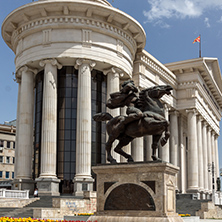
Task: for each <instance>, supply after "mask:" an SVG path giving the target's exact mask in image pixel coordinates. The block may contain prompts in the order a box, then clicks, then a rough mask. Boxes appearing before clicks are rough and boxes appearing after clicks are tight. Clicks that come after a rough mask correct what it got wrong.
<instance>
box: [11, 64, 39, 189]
mask: <svg viewBox="0 0 222 222" xmlns="http://www.w3.org/2000/svg"><path fill="white" fill-rule="evenodd" d="M18 72H19V75H20V77H21V87H20V88H19V95H18V96H19V97H18V102H19V104H18V108H17V112H18V113H17V115H18V119H19V125H18V126H17V127H18V133H17V143H18V144H17V146H16V160H15V161H16V168H15V171H16V178H15V180H14V187H17V188H19V189H22V190H25V189H29V190H30V193H31V192H33V190H34V181H33V180H32V151H33V116H34V75H35V74H36V73H37V70H33V69H30V68H29V67H28V66H23V67H21V68H20V69H19V71H18Z"/></svg>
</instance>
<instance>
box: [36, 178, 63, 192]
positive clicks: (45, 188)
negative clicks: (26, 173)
mask: <svg viewBox="0 0 222 222" xmlns="http://www.w3.org/2000/svg"><path fill="white" fill-rule="evenodd" d="M35 181H36V182H37V188H38V195H39V196H60V193H59V183H60V181H61V180H59V179H57V178H41V177H39V178H37V179H35Z"/></svg>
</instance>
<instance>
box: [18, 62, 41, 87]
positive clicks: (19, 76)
mask: <svg viewBox="0 0 222 222" xmlns="http://www.w3.org/2000/svg"><path fill="white" fill-rule="evenodd" d="M22 72H32V73H33V74H34V75H36V74H37V73H38V69H34V68H31V67H29V66H27V65H24V66H21V67H20V68H18V69H17V71H16V73H15V78H16V82H17V83H19V82H21V78H22Z"/></svg>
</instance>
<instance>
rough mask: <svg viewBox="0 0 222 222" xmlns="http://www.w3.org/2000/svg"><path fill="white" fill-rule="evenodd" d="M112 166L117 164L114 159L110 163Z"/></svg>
mask: <svg viewBox="0 0 222 222" xmlns="http://www.w3.org/2000/svg"><path fill="white" fill-rule="evenodd" d="M109 162H110V163H111V164H116V163H117V162H116V160H115V159H112V160H111V161H109Z"/></svg>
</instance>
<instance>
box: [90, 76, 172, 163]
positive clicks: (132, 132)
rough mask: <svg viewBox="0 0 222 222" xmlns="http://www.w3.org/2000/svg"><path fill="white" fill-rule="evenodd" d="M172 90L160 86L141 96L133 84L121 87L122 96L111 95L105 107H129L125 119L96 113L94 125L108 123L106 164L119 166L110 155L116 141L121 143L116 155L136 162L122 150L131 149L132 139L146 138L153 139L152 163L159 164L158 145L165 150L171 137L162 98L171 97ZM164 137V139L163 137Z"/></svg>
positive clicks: (148, 90) (167, 86)
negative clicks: (157, 161)
mask: <svg viewBox="0 0 222 222" xmlns="http://www.w3.org/2000/svg"><path fill="white" fill-rule="evenodd" d="M171 90H173V88H172V87H171V86H170V85H157V86H153V87H150V88H146V89H144V90H142V91H141V92H139V95H137V93H138V89H137V88H136V86H135V85H134V82H133V81H132V80H128V81H125V82H124V83H123V84H122V89H121V90H120V92H115V93H112V94H110V98H109V99H108V101H107V104H106V106H107V107H108V108H109V109H115V108H120V107H124V106H126V107H127V110H126V114H127V115H126V116H124V115H120V116H116V117H113V116H112V115H111V114H109V113H107V112H104V113H97V114H95V115H94V116H93V119H94V120H95V121H108V122H107V124H106V130H107V133H108V136H109V137H108V141H107V142H106V152H107V160H108V161H109V162H111V163H116V160H115V159H114V158H113V157H112V155H111V149H112V144H113V142H114V141H115V140H116V139H117V140H119V143H118V144H117V146H116V147H115V149H114V151H115V152H117V153H119V154H120V155H122V156H124V157H125V158H126V159H127V161H128V162H133V158H132V156H131V155H129V154H127V153H126V152H124V151H123V150H122V148H123V147H124V146H126V145H128V144H129V143H130V142H131V141H132V140H133V139H135V138H137V137H142V136H146V135H152V136H153V142H152V159H153V160H160V159H159V158H158V157H157V152H156V151H157V148H158V142H159V141H160V144H161V145H162V146H164V145H165V144H166V143H167V140H168V139H169V137H170V132H169V122H168V121H167V120H166V119H165V117H164V109H163V104H162V103H161V101H160V98H161V97H162V96H163V95H165V94H167V95H169V94H171V92H170V91H171ZM163 133H164V136H163V137H162V134H163Z"/></svg>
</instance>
